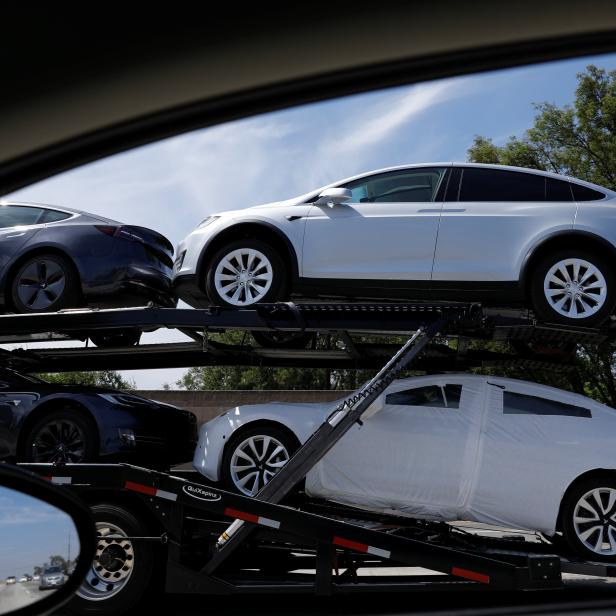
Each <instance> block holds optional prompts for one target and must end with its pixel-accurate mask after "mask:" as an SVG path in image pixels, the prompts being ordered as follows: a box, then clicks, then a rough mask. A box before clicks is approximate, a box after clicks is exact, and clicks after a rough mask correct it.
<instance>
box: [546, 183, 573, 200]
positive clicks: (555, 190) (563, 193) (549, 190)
mask: <svg viewBox="0 0 616 616" xmlns="http://www.w3.org/2000/svg"><path fill="white" fill-rule="evenodd" d="M545 200H546V201H573V193H572V192H571V184H570V183H569V182H566V181H564V180H555V179H554V178H545Z"/></svg>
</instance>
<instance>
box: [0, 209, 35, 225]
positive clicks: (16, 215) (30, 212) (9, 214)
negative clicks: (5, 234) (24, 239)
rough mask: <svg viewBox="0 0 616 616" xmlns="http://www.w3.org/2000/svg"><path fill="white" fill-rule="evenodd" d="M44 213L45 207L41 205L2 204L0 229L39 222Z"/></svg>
mask: <svg viewBox="0 0 616 616" xmlns="http://www.w3.org/2000/svg"><path fill="white" fill-rule="evenodd" d="M44 213H45V209H43V208H40V207H26V206H22V205H0V229H5V228H6V227H17V226H22V225H35V224H38V223H40V222H41V218H42V216H43V214H44Z"/></svg>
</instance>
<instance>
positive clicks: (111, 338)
mask: <svg viewBox="0 0 616 616" xmlns="http://www.w3.org/2000/svg"><path fill="white" fill-rule="evenodd" d="M90 340H91V341H92V342H93V343H94V344H95V345H96V346H97V347H98V348H99V349H108V348H113V347H131V346H135V345H137V344H139V340H141V332H140V331H138V330H134V329H116V330H109V331H102V332H98V333H96V334H92V335H91V336H90Z"/></svg>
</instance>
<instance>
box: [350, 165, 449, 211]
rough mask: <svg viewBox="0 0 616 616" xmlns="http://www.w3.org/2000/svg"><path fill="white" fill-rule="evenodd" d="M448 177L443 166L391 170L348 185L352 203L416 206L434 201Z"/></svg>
mask: <svg viewBox="0 0 616 616" xmlns="http://www.w3.org/2000/svg"><path fill="white" fill-rule="evenodd" d="M444 175H445V168H443V167H427V168H423V169H404V170H401V171H390V172H388V173H380V174H378V175H373V176H370V177H369V178H361V179H359V180H354V181H353V182H349V183H348V184H346V185H345V186H344V188H349V189H350V190H351V192H352V193H353V197H352V198H351V202H352V203H414V202H425V201H434V197H435V195H436V192H437V190H438V188H439V186H440V183H441V181H442V179H443V176H444Z"/></svg>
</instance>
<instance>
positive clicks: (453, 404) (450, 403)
mask: <svg viewBox="0 0 616 616" xmlns="http://www.w3.org/2000/svg"><path fill="white" fill-rule="evenodd" d="M443 390H444V392H445V402H446V403H447V408H448V409H457V408H459V407H460V398H461V396H462V385H445V387H444V388H443Z"/></svg>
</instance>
